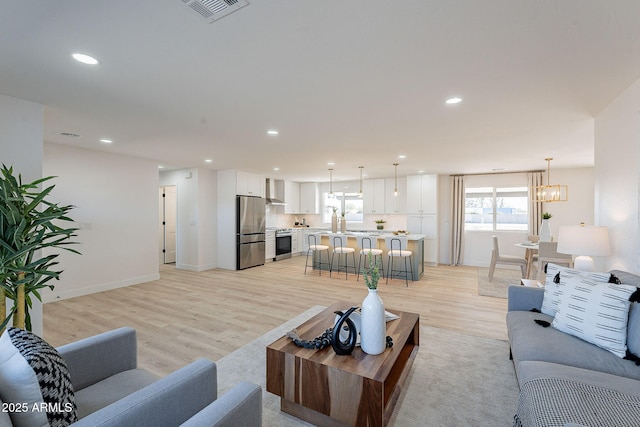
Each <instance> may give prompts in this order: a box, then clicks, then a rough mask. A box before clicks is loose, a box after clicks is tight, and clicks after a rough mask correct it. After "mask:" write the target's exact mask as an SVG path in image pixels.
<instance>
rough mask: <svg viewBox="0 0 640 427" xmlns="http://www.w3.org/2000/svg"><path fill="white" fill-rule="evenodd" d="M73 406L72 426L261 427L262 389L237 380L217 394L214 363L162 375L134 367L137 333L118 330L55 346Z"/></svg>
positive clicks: (202, 361) (198, 362)
mask: <svg viewBox="0 0 640 427" xmlns="http://www.w3.org/2000/svg"><path fill="white" fill-rule="evenodd" d="M58 351H59V352H60V354H61V355H62V356H63V357H64V359H65V361H66V363H67V366H68V368H69V372H70V376H71V381H72V383H73V387H74V390H75V397H76V403H77V405H78V417H79V418H80V419H79V421H78V422H76V423H74V426H79V427H81V426H90V427H97V426H105V427H106V426H117V427H127V426H131V427H141V426H150V427H157V426H181V425H182V426H189V427H195V426H221V427H225V426H229V427H231V426H238V425H242V426H261V424H262V389H261V388H260V387H259V386H257V385H254V384H251V383H248V382H241V383H239V384H238V385H236V386H235V387H234V388H233V389H231V390H230V391H229V392H228V393H225V394H224V395H223V396H221V397H220V398H218V392H217V371H216V365H215V363H214V362H212V361H210V360H206V359H198V360H196V361H195V362H193V363H191V364H189V365H187V366H185V367H184V368H181V369H179V370H177V371H175V372H173V373H171V374H169V375H167V376H166V377H164V378H158V377H157V376H155V375H153V374H151V373H149V372H147V371H145V370H143V369H139V368H138V367H137V360H136V359H137V357H136V356H137V355H136V353H137V351H136V332H135V330H134V329H131V328H120V329H116V330H113V331H109V332H105V333H103V334H100V335H96V336H94V337H90V338H87V339H83V340H80V341H76V342H74V343H71V344H67V345H63V346H61V347H59V348H58Z"/></svg>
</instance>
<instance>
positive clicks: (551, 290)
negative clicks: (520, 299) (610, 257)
mask: <svg viewBox="0 0 640 427" xmlns="http://www.w3.org/2000/svg"><path fill="white" fill-rule="evenodd" d="M558 274H559V275H560V276H559V279H560V280H559V282H558V283H556V281H555V280H556V276H557V275H558ZM576 276H578V277H585V278H587V279H590V280H594V281H597V282H605V283H606V282H608V281H609V278H611V273H598V272H594V271H580V270H575V269H573V268H568V267H562V266H560V265H557V264H553V263H549V264H547V273H546V275H545V283H544V297H543V299H542V307H541V310H540V311H542V312H543V313H544V314H548V315H549V316H555V315H556V311H557V310H558V304H559V303H560V300H562V299H563V297H564V293H565V290H564V289H565V286H566V282H567V279H569V278H571V277H576Z"/></svg>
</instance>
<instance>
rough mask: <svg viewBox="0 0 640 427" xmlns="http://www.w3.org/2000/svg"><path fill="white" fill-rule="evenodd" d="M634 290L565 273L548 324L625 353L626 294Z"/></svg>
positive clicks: (619, 353) (611, 349) (627, 307)
mask: <svg viewBox="0 0 640 427" xmlns="http://www.w3.org/2000/svg"><path fill="white" fill-rule="evenodd" d="M635 290H636V288H635V286H629V285H616V284H611V283H602V282H596V281H593V280H590V279H587V278H584V277H580V276H572V277H569V278H567V279H566V280H565V285H564V292H563V295H562V297H561V298H560V302H559V304H558V308H557V312H556V316H555V318H554V319H553V323H552V324H551V325H552V326H553V327H554V328H556V329H558V330H560V331H562V332H565V333H567V334H570V335H573V336H576V337H578V338H580V339H583V340H585V341H587V342H590V343H591V344H595V345H597V346H598V347H602V348H604V349H605V350H608V351H610V352H612V353H613V354H615V355H616V356H618V357H625V356H626V354H627V320H628V318H629V305H630V302H629V296H631V294H632V293H634V292H635Z"/></svg>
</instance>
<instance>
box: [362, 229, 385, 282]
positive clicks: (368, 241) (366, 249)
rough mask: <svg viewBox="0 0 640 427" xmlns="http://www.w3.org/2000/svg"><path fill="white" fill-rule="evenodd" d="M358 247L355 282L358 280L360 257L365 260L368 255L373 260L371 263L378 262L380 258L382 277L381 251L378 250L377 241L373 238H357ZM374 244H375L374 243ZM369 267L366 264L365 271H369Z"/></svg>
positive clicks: (382, 273)
mask: <svg viewBox="0 0 640 427" xmlns="http://www.w3.org/2000/svg"><path fill="white" fill-rule="evenodd" d="M357 240H358V247H359V248H360V257H359V258H358V274H357V275H356V281H358V280H359V278H360V266H361V265H362V257H363V256H364V257H365V259H366V260H368V259H369V258H368V257H369V254H371V257H372V258H373V262H374V263H377V262H378V257H380V274H381V275H382V277H384V269H383V268H382V252H383V251H382V249H378V248H377V246H378V239H377V238H376V237H375V236H358V238H357ZM374 242H375V243H374ZM369 268H370V266H369V265H368V264H366V268H365V271H367V272H368V271H369Z"/></svg>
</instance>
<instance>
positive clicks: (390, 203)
mask: <svg viewBox="0 0 640 427" xmlns="http://www.w3.org/2000/svg"><path fill="white" fill-rule="evenodd" d="M384 185H385V208H384V211H385V213H388V214H392V215H393V214H404V213H406V212H407V178H404V177H401V178H398V195H397V196H396V195H395V194H394V193H395V189H396V182H395V179H394V178H386V179H385V180H384Z"/></svg>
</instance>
